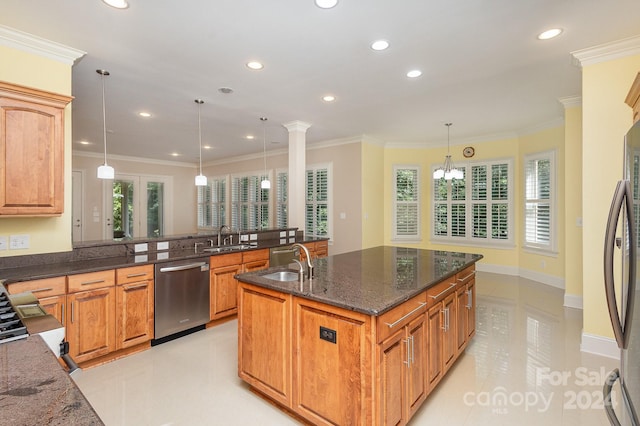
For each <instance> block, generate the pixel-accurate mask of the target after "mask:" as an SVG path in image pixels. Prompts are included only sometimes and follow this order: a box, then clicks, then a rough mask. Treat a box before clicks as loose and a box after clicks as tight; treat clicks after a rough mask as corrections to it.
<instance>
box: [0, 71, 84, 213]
mask: <svg viewBox="0 0 640 426" xmlns="http://www.w3.org/2000/svg"><path fill="white" fill-rule="evenodd" d="M71 99H73V98H72V97H70V96H65V95H59V94H55V93H50V92H45V91H42V90H36V89H32V88H28V87H23V86H18V85H14V84H10V83H4V82H0V215H11V216H21V215H25V216H59V215H60V214H62V212H63V209H64V109H65V106H66V105H67V104H68V103H69V102H71Z"/></svg>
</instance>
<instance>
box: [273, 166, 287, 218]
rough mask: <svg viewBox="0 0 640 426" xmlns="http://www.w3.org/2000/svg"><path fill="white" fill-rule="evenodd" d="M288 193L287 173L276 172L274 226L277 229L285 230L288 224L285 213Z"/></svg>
mask: <svg viewBox="0 0 640 426" xmlns="http://www.w3.org/2000/svg"><path fill="white" fill-rule="evenodd" d="M288 191H289V188H288V186H287V172H286V171H278V172H276V226H277V227H278V228H286V227H287V223H288V222H289V219H288V212H287V194H288Z"/></svg>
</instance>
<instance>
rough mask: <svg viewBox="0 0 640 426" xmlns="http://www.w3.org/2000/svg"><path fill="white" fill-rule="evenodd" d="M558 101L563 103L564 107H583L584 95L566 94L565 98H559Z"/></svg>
mask: <svg viewBox="0 0 640 426" xmlns="http://www.w3.org/2000/svg"><path fill="white" fill-rule="evenodd" d="M558 102H560V103H561V104H562V106H563V107H564V109H567V108H574V107H581V106H582V96H565V97H563V98H558Z"/></svg>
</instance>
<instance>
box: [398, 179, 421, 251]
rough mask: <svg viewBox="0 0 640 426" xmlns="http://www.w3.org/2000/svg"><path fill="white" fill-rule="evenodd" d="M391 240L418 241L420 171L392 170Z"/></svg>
mask: <svg viewBox="0 0 640 426" xmlns="http://www.w3.org/2000/svg"><path fill="white" fill-rule="evenodd" d="M393 175H394V179H393V237H392V238H393V239H395V240H418V239H420V169H419V168H418V167H415V166H394V168H393Z"/></svg>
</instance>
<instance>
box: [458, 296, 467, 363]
mask: <svg viewBox="0 0 640 426" xmlns="http://www.w3.org/2000/svg"><path fill="white" fill-rule="evenodd" d="M467 310H468V309H467V286H466V285H462V286H460V287H459V288H458V289H457V290H456V313H457V317H456V325H457V330H456V331H457V332H456V347H457V351H458V352H461V351H462V350H463V349H464V347H465V344H466V343H467V335H468V332H467Z"/></svg>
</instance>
